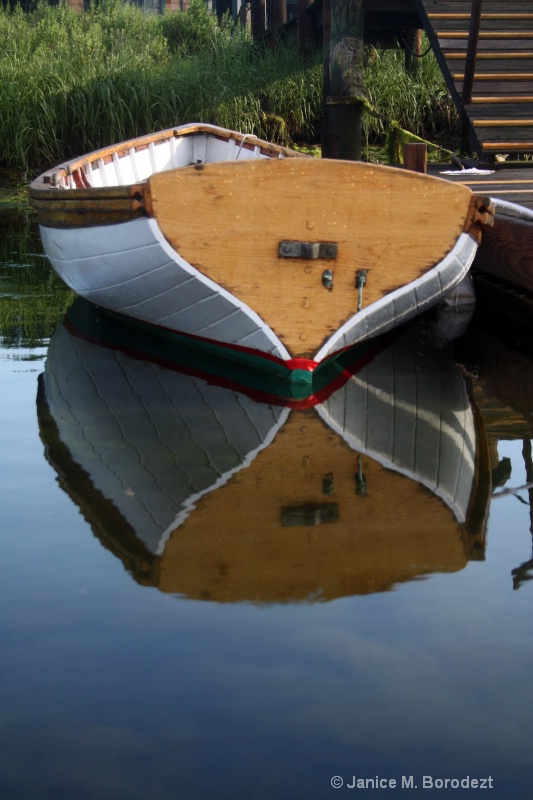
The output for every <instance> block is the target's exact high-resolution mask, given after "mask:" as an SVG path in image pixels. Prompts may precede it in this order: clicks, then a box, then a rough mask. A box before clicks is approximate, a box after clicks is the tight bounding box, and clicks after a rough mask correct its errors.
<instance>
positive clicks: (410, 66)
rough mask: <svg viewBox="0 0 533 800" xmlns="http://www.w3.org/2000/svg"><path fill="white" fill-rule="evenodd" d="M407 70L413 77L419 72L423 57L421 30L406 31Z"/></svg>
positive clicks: (411, 29)
mask: <svg viewBox="0 0 533 800" xmlns="http://www.w3.org/2000/svg"><path fill="white" fill-rule="evenodd" d="M404 42H405V68H406V70H407V71H408V72H410V73H411V74H412V75H414V74H416V73H417V72H418V68H419V66H420V57H421V55H422V31H421V30H420V29H419V28H410V29H409V30H408V31H405V34H404Z"/></svg>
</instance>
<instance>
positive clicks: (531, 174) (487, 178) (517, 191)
mask: <svg viewBox="0 0 533 800" xmlns="http://www.w3.org/2000/svg"><path fill="white" fill-rule="evenodd" d="M487 171H489V169H488V170H487ZM449 172H453V173H454V174H446V173H449ZM490 172H491V174H489V175H483V174H481V173H471V172H467V171H465V172H464V173H461V172H460V171H456V170H455V168H454V166H453V165H444V164H438V165H436V164H429V165H428V173H429V174H431V175H435V176H436V177H438V178H444V179H445V180H450V181H453V182H454V183H463V184H465V185H466V186H468V187H469V188H470V189H471V190H472V191H473V192H475V193H476V194H481V195H488V196H489V197H493V198H497V199H499V200H505V201H506V202H509V203H517V204H518V205H521V206H524V207H525V208H530V209H532V210H533V161H532V162H531V167H503V168H502V169H498V165H495V169H494V171H492V170H490Z"/></svg>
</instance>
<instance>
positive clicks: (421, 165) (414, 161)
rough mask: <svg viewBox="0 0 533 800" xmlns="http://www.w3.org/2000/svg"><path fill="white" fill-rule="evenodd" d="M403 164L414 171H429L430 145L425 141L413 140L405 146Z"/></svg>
mask: <svg viewBox="0 0 533 800" xmlns="http://www.w3.org/2000/svg"><path fill="white" fill-rule="evenodd" d="M403 165H404V167H405V169H410V170H411V171H412V172H424V173H425V172H427V167H428V146H427V144H424V143H423V142H420V143H418V142H411V143H410V144H404V146H403Z"/></svg>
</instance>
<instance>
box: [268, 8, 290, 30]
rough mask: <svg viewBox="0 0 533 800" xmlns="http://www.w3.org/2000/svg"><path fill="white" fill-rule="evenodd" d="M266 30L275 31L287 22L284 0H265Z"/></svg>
mask: <svg viewBox="0 0 533 800" xmlns="http://www.w3.org/2000/svg"><path fill="white" fill-rule="evenodd" d="M267 14H268V30H269V31H270V32H271V33H274V34H275V33H276V32H277V31H278V30H279V28H281V26H282V25H285V23H286V22H287V3H286V0H267Z"/></svg>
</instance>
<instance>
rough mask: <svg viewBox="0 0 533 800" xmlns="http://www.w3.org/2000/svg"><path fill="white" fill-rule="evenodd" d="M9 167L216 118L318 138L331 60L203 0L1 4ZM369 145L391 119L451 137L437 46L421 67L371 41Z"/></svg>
mask: <svg viewBox="0 0 533 800" xmlns="http://www.w3.org/2000/svg"><path fill="white" fill-rule="evenodd" d="M0 39H1V41H2V52H1V53H0V74H1V75H2V81H1V83H0V166H1V167H2V168H3V169H10V170H17V171H20V172H21V173H24V172H26V173H28V174H31V173H33V172H36V171H38V170H41V169H43V168H45V167H47V166H50V165H53V164H55V163H58V162H60V161H63V160H66V159H68V158H69V157H73V156H75V155H80V154H82V153H85V152H88V151H90V150H93V149H95V148H97V147H100V146H104V145H107V144H110V143H112V142H116V141H121V140H123V139H127V138H131V137H133V136H136V135H140V134H143V133H147V132H149V131H154V130H158V129H162V128H166V127H170V126H172V125H175V124H178V123H183V122H189V121H204V122H212V123H215V124H218V125H222V126H224V127H228V128H233V129H238V130H241V131H243V132H248V133H255V134H256V135H258V136H261V137H263V138H267V139H270V140H273V141H276V142H279V143H283V144H295V143H296V144H298V143H307V144H316V143H319V141H320V130H321V119H322V64H321V61H322V58H321V53H320V52H316V53H314V54H312V55H311V56H307V57H306V58H304V57H303V56H302V55H301V54H299V53H298V51H297V49H296V47H295V45H294V44H292V43H291V42H290V41H279V42H278V43H277V46H275V47H272V46H271V44H268V45H267V44H266V43H261V42H257V41H254V40H253V38H252V36H251V34H250V32H249V30H248V29H246V28H243V27H241V26H240V25H236V24H235V23H234V22H233V20H231V19H230V18H223V19H222V20H221V21H219V20H218V19H217V17H216V15H214V14H212V13H211V12H209V11H208V9H207V7H206V4H205V2H204V0H192V2H191V3H190V6H189V10H188V11H187V12H185V13H182V12H171V13H166V14H164V15H150V14H145V13H144V12H143V11H142V10H141V9H139V8H137V7H135V6H131V5H129V4H124V3H122V2H121V0H103V2H100V3H99V4H98V5H95V6H93V7H91V8H90V9H89V10H88V11H87V12H84V13H82V14H79V13H77V12H75V11H72V10H71V9H70V8H69V7H68V6H66V5H57V6H50V5H47V4H45V3H38V4H37V5H36V6H35V9H34V10H33V11H30V12H23V11H22V9H21V8H20V7H16V8H15V9H14V10H6V9H2V10H0ZM365 73H366V74H365V84H366V87H367V95H368V100H369V103H370V105H371V106H372V108H373V109H374V111H375V112H376V115H373V114H367V115H366V116H365V142H366V144H367V146H370V145H374V144H379V143H380V142H383V140H384V137H385V135H386V132H387V126H388V125H389V122H390V121H391V120H394V121H395V122H397V123H398V124H399V125H400V126H401V127H402V128H407V129H408V130H410V131H411V132H413V133H416V134H418V135H421V136H424V137H425V138H429V139H431V140H432V141H434V140H439V141H442V140H443V138H444V139H449V137H450V135H451V134H453V131H454V126H455V123H456V120H455V112H454V110H453V106H452V103H451V100H450V98H449V96H448V94H447V92H446V89H445V87H444V83H443V80H442V77H441V75H440V72H439V70H438V67H437V65H436V63H435V61H434V58H433V56H432V55H428V56H426V57H425V58H423V59H421V64H420V67H419V69H418V71H417V74H416V75H413V74H410V73H409V72H408V71H406V69H405V66H404V56H403V53H402V52H401V51H399V50H398V51H396V50H387V51H376V50H372V51H368V58H367V64H366V67H365Z"/></svg>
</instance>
